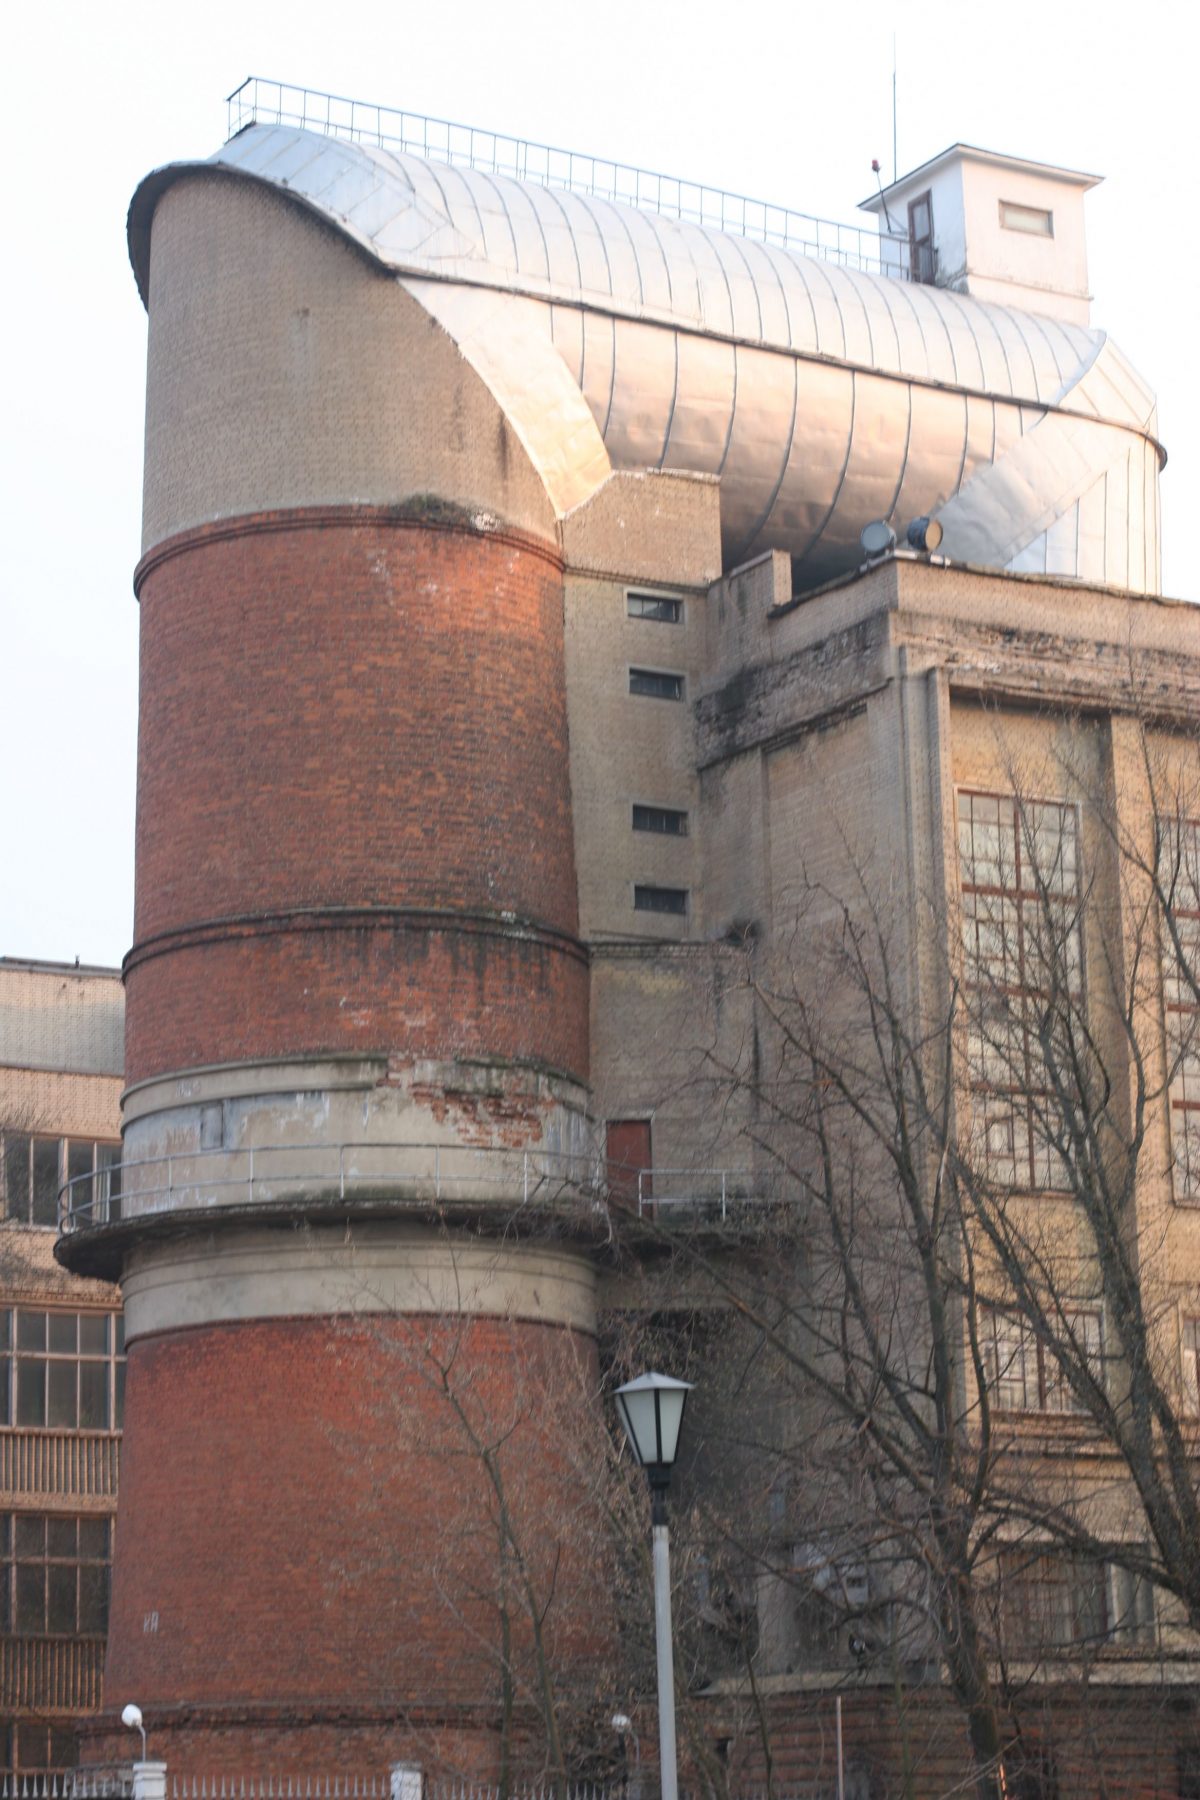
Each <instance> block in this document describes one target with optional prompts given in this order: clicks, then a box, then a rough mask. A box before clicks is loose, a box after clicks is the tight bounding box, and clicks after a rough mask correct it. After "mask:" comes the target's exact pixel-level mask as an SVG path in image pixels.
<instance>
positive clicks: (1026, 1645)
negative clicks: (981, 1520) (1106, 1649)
mask: <svg viewBox="0 0 1200 1800" xmlns="http://www.w3.org/2000/svg"><path fill="white" fill-rule="evenodd" d="M1000 1583H1001V1618H1002V1620H1003V1624H1004V1631H1005V1636H1006V1638H1007V1640H1008V1643H1009V1645H1010V1647H1011V1648H1012V1649H1014V1650H1022V1651H1026V1652H1028V1653H1034V1654H1036V1653H1038V1652H1044V1651H1050V1650H1070V1649H1074V1648H1078V1647H1081V1646H1083V1645H1085V1644H1102V1643H1103V1642H1104V1641H1105V1639H1106V1637H1107V1635H1108V1594H1107V1586H1108V1584H1107V1581H1106V1579H1105V1568H1104V1565H1103V1563H1094V1562H1090V1561H1087V1560H1085V1559H1084V1558H1083V1557H1078V1556H1068V1555H1065V1554H1063V1553H1062V1552H1061V1551H1049V1552H1045V1553H1042V1554H1038V1553H1036V1552H1033V1551H1029V1550H1008V1551H1004V1552H1002V1553H1001V1557H1000Z"/></svg>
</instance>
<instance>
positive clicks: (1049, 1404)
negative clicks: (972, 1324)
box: [979, 1302, 1106, 1419]
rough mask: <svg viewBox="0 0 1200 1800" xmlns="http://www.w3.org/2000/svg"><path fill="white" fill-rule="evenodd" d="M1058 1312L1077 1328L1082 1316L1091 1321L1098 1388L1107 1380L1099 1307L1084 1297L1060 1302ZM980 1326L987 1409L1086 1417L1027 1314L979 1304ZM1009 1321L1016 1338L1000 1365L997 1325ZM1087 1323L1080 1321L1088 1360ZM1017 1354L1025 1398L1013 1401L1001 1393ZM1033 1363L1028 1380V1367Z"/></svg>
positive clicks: (1032, 1415)
mask: <svg viewBox="0 0 1200 1800" xmlns="http://www.w3.org/2000/svg"><path fill="white" fill-rule="evenodd" d="M1062 1310H1063V1316H1064V1318H1065V1319H1066V1320H1067V1321H1068V1323H1069V1324H1070V1325H1071V1328H1072V1329H1073V1330H1075V1331H1076V1333H1078V1325H1079V1323H1080V1322H1082V1321H1087V1322H1090V1323H1093V1324H1094V1325H1095V1339H1096V1341H1095V1362H1094V1365H1093V1366H1092V1373H1093V1374H1094V1376H1095V1378H1096V1381H1097V1382H1098V1384H1099V1386H1100V1387H1101V1388H1104V1387H1105V1386H1106V1353H1105V1343H1104V1312H1103V1308H1102V1307H1099V1306H1096V1305H1093V1304H1090V1303H1085V1302H1080V1303H1079V1304H1072V1305H1069V1306H1064V1307H1063V1309H1062ZM979 1323H980V1327H981V1335H982V1337H983V1343H982V1345H981V1349H982V1353H983V1365H984V1369H985V1372H986V1376H987V1386H988V1393H989V1396H990V1399H991V1405H992V1409H993V1411H995V1412H999V1413H1005V1414H1007V1415H1009V1416H1012V1417H1018V1418H1055V1419H1061V1418H1086V1417H1087V1408H1086V1406H1084V1405H1083V1404H1082V1402H1081V1401H1079V1400H1078V1399H1077V1398H1076V1397H1075V1395H1074V1393H1073V1392H1072V1390H1071V1387H1070V1385H1069V1383H1068V1382H1067V1381H1066V1380H1065V1379H1064V1377H1063V1375H1062V1372H1061V1371H1060V1370H1059V1368H1058V1365H1057V1363H1056V1362H1055V1359H1054V1353H1053V1351H1052V1350H1051V1349H1050V1347H1049V1345H1048V1344H1045V1343H1043V1341H1042V1340H1041V1339H1040V1338H1039V1337H1038V1336H1037V1335H1036V1333H1035V1332H1034V1330H1033V1328H1032V1326H1031V1325H1030V1324H1029V1321H1028V1320H1027V1319H1024V1318H1022V1317H1021V1315H1020V1314H1019V1313H1016V1312H1008V1311H1006V1310H1005V1309H1004V1308H1003V1307H999V1306H984V1307H981V1308H980V1320H979ZM1006 1325H1007V1326H1011V1327H1012V1328H1013V1330H1014V1331H1015V1333H1016V1334H1017V1342H1016V1344H1015V1346H1014V1348H1013V1350H1012V1353H1011V1354H1010V1355H1009V1357H1008V1361H1007V1362H1006V1364H1005V1365H1004V1368H1003V1371H1002V1369H1001V1341H1000V1338H1001V1329H1002V1327H1004V1326H1006ZM1087 1335H1088V1330H1087V1324H1085V1325H1084V1355H1085V1357H1086V1359H1087V1361H1088V1363H1089V1365H1092V1354H1091V1348H1092V1347H1091V1346H1090V1345H1089V1344H1088V1342H1087ZM1018 1359H1019V1363H1020V1383H1021V1388H1022V1391H1023V1393H1024V1395H1025V1399H1024V1400H1023V1401H1022V1402H1021V1403H1020V1404H1014V1403H1012V1402H1009V1401H1006V1400H1004V1399H1003V1398H1002V1397H1001V1394H1002V1384H1003V1383H1004V1382H1006V1381H1007V1382H1011V1381H1013V1379H1014V1377H1013V1374H1012V1372H1011V1371H1012V1370H1013V1368H1014V1366H1015V1364H1016V1362H1017V1360H1018ZM1031 1366H1032V1383H1031V1380H1030V1369H1031ZM1031 1385H1032V1387H1033V1390H1034V1402H1033V1403H1032V1404H1031V1403H1030V1400H1029V1393H1030V1388H1031Z"/></svg>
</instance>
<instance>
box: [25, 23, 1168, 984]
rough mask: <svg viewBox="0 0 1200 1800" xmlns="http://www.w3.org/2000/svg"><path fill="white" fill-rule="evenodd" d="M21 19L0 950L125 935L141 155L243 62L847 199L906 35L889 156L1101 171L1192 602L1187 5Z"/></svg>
mask: <svg viewBox="0 0 1200 1800" xmlns="http://www.w3.org/2000/svg"><path fill="white" fill-rule="evenodd" d="M5 37H6V49H7V51H8V68H9V77H8V87H7V91H6V94H5V97H4V102H3V107H2V109H0V133H2V134H3V139H4V142H3V150H4V158H3V166H4V167H5V168H7V169H8V170H9V190H8V195H7V205H6V209H5V210H6V227H7V230H8V234H9V251H8V253H7V255H6V257H5V259H4V260H5V266H6V267H7V269H8V275H7V278H6V279H5V280H4V281H3V282H2V283H0V318H2V322H3V342H4V344H5V345H6V346H7V354H6V356H5V369H4V376H3V382H4V386H3V394H2V400H3V404H2V406H0V419H2V420H3V429H0V456H2V457H3V480H2V481H0V507H2V508H3V512H2V515H0V525H2V528H3V540H2V541H3V553H2V555H0V670H2V671H3V675H2V682H0V694H2V696H3V698H2V700H0V784H2V785H0V806H2V812H0V818H2V820H3V838H2V841H3V844H4V853H3V855H0V955H8V956H19V957H38V958H47V959H50V960H55V961H64V962H70V961H73V960H74V959H75V957H77V956H78V957H79V958H80V959H81V960H82V961H83V962H84V963H107V964H118V963H119V962H120V960H121V958H122V956H123V955H124V953H125V951H126V950H127V949H128V947H129V944H130V941H131V935H132V920H133V818H134V772H135V771H134V763H135V751H136V737H137V605H136V602H135V601H134V598H133V593H132V588H131V581H130V578H131V575H132V572H133V568H134V565H135V563H136V561H137V557H138V552H139V529H140V512H141V462H142V415H143V406H144V398H145V349H146V320H145V314H144V312H143V310H142V306H141V303H140V301H139V299H138V296H137V291H136V289H135V287H134V283H133V277H132V275H131V273H130V269H129V263H128V258H127V254H126V248H125V229H124V226H125V212H126V208H127V206H128V202H129V198H130V196H131V194H132V192H133V189H134V187H135V185H136V184H137V182H138V181H139V180H140V178H141V177H142V176H143V175H144V174H145V173H146V172H147V171H148V170H150V169H151V168H153V167H155V166H156V165H158V164H160V163H164V162H171V161H175V160H178V159H185V158H188V157H203V156H208V155H211V154H212V152H213V151H215V150H216V149H218V148H219V146H220V144H221V142H222V141H223V139H224V136H225V116H226V115H225V104H224V101H225V96H226V95H227V94H228V93H229V92H230V91H231V90H232V89H233V88H235V87H236V86H237V85H238V84H239V83H240V82H241V80H242V79H243V77H245V76H246V75H250V74H256V75H262V76H267V77H269V78H273V79H276V80H282V81H288V82H295V83H297V84H300V85H304V86H308V87H312V88H318V89H321V90H324V91H326V92H332V93H337V94H343V95H348V96H352V97H354V98H356V99H363V100H369V101H378V102H381V103H384V104H386V105H391V106H397V107H404V108H407V109H409V110H411V111H414V112H422V113H427V114H430V115H432V116H435V117H438V118H448V119H452V120H455V121H459V122H462V123H466V124H474V125H479V126H482V127H484V128H487V129H491V130H497V131H502V132H506V133H509V134H512V135H515V136H521V137H526V138H529V139H532V140H534V141H537V142H545V143H551V144H555V145H560V146H563V147H566V148H570V149H577V150H582V151H585V152H592V153H595V154H599V155H603V156H608V157H612V158H613V159H615V160H617V161H620V162H626V163H634V164H637V165H639V166H641V167H644V168H650V169H655V170H659V171H661V172H664V173H667V174H678V175H683V176H686V177H688V178H690V179H693V180H698V181H703V182H707V183H709V184H711V185H713V186H717V187H724V188H727V189H731V190H732V191H734V192H740V193H745V194H748V195H751V196H753V197H754V198H757V199H765V200H770V201H777V202H779V203H782V204H786V205H790V206H793V207H795V208H796V209H797V210H799V211H803V212H809V213H815V214H817V215H820V216H823V217H828V218H835V219H838V218H840V219H846V220H848V221H852V222H853V221H856V220H859V221H861V220H862V219H863V215H860V214H858V213H857V212H856V210H855V209H856V205H857V202H858V201H860V200H861V199H863V198H864V196H865V195H866V194H867V193H868V192H870V190H871V188H872V187H873V185H874V177H873V176H872V174H871V159H872V157H878V158H879V159H880V161H881V162H882V164H883V166H884V170H885V173H886V172H890V167H891V155H892V88H893V80H892V74H893V44H894V46H895V68H896V96H897V105H896V117H897V138H898V155H899V168H900V173H901V174H903V173H904V172H905V170H907V169H911V168H915V167H916V166H917V165H918V164H920V163H921V162H923V161H925V160H926V159H927V158H928V157H930V156H933V155H936V154H937V152H938V151H940V150H943V149H945V148H946V146H947V145H949V144H951V143H953V142H955V141H963V142H966V143H971V144H976V145H981V146H984V147H985V148H988V149H992V150H999V151H1005V152H1008V153H1011V154H1013V155H1018V156H1025V157H1029V158H1032V159H1034V160H1037V161H1043V162H1050V163H1057V164H1060V165H1063V166H1066V167H1068V168H1076V169H1084V170H1088V171H1091V172H1094V173H1096V174H1100V175H1103V176H1105V177H1106V179H1105V181H1104V184H1103V185H1102V186H1101V187H1099V188H1097V189H1095V190H1094V191H1093V192H1092V193H1091V194H1090V195H1089V196H1088V200H1087V203H1086V204H1087V232H1088V253H1089V262H1090V276H1091V287H1092V292H1093V294H1094V296H1095V301H1094V304H1093V308H1092V320H1093V323H1094V324H1095V325H1098V326H1101V327H1103V328H1104V329H1105V330H1108V331H1110V332H1111V333H1112V335H1113V337H1114V338H1115V340H1116V341H1117V343H1118V344H1119V345H1120V346H1121V348H1122V350H1123V351H1124V352H1125V354H1126V355H1127V356H1128V357H1129V358H1130V360H1131V361H1132V363H1133V364H1134V366H1135V367H1136V368H1137V369H1138V370H1139V371H1140V373H1141V374H1142V375H1143V376H1144V377H1145V378H1146V379H1147V380H1148V381H1149V382H1150V384H1151V386H1152V387H1154V388H1155V389H1156V390H1157V392H1158V396H1159V435H1160V437H1161V438H1162V440H1163V442H1164V443H1165V444H1166V447H1167V450H1168V454H1169V458H1170V461H1169V465H1168V467H1167V469H1166V471H1165V472H1164V475H1163V478H1162V504H1163V529H1164V587H1165V591H1166V592H1167V593H1169V594H1176V595H1180V596H1183V597H1186V598H1191V599H1200V542H1198V540H1197V539H1196V538H1193V537H1192V536H1191V534H1190V533H1189V531H1188V528H1187V519H1188V517H1189V516H1190V514H1191V512H1192V511H1193V510H1194V509H1195V507H1196V505H1197V500H1198V499H1200V356H1198V355H1197V336H1198V335H1200V334H1198V329H1197V327H1198V323H1200V321H1198V320H1197V305H1196V296H1197V276H1196V263H1197V253H1196V250H1195V240H1194V238H1193V233H1192V229H1191V227H1188V226H1187V224H1186V221H1185V220H1184V218H1183V206H1182V201H1181V199H1180V184H1181V183H1182V181H1183V177H1184V175H1185V173H1186V172H1187V169H1188V168H1189V167H1190V140H1188V139H1186V132H1187V130H1188V120H1189V119H1190V116H1191V112H1192V111H1193V110H1194V108H1195V98H1194V88H1195V82H1194V70H1195V51H1196V49H1197V47H1198V44H1200V24H1197V23H1195V15H1194V13H1193V12H1192V11H1191V8H1190V5H1185V4H1183V3H1182V0H1180V3H1179V4H1173V3H1169V0H1140V4H1138V5H1137V6H1136V7H1134V6H1130V5H1120V6H1118V5H1113V4H1108V3H1107V0H1092V4H1089V5H1087V6H1084V5H1076V4H1068V3H1066V0H1040V4H1029V3H1028V0H1005V4H1004V5H1003V6H1000V7H992V6H988V5H985V4H983V3H982V0H973V3H972V0H955V3H954V4H945V3H943V0H892V4H890V5H886V4H879V3H878V0H859V3H857V4H845V3H843V4H840V5H837V6H830V5H826V4H820V5H815V4H812V0H809V3H807V4H806V3H805V0H786V3H785V4H782V5H765V4H762V3H761V0H742V4H741V5H740V6H731V5H729V3H728V0H723V3H722V4H721V5H716V4H710V3H709V0H688V3H686V4H683V3H678V0H606V4H603V5H599V4H590V5H587V6H584V5H581V4H578V3H576V4H574V5H572V4H569V3H568V4H560V5H559V6H557V7H553V6H550V5H549V4H547V0H448V3H443V4H441V5H430V4H422V5H420V6H416V5H413V4H411V3H406V0H387V3H386V4H384V3H382V0H355V4H353V5H352V6H348V7H346V8H345V9H342V8H340V7H330V6H329V5H327V4H326V5H312V4H307V3H306V0H287V3H286V4H284V3H282V0H240V3H238V4H231V3H230V0H206V3H205V4H204V5H203V6H198V5H195V4H187V3H186V0H184V3H182V4H180V3H177V4H175V5H165V4H164V3H163V0H153V3H143V0H138V3H136V4H124V3H123V0H109V3H108V4H106V5H104V6H97V5H96V4H95V0H88V3H87V4H75V3H73V4H55V3H54V0H41V3H40V4H39V5H36V6H23V7H20V8H16V9H14V12H13V14H12V15H11V16H10V17H9V18H8V20H7V23H6V26H5ZM1189 270H1190V271H1191V273H1189Z"/></svg>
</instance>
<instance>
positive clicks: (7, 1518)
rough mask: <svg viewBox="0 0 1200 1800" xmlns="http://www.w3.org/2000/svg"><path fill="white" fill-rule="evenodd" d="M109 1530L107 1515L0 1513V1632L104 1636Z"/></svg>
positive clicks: (21, 1635) (44, 1635)
mask: <svg viewBox="0 0 1200 1800" xmlns="http://www.w3.org/2000/svg"><path fill="white" fill-rule="evenodd" d="M110 1533H111V1524H110V1521H109V1520H108V1519H107V1518H72V1517H65V1518H64V1517H61V1516H59V1515H58V1514H53V1513H50V1514H47V1513H0V1567H2V1569H3V1578H2V1580H0V1633H2V1634H3V1635H4V1636H5V1637H103V1635H104V1632H105V1629H106V1628H107V1625H108V1578H109V1566H110V1564H111V1561H112V1553H111V1544H110Z"/></svg>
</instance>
